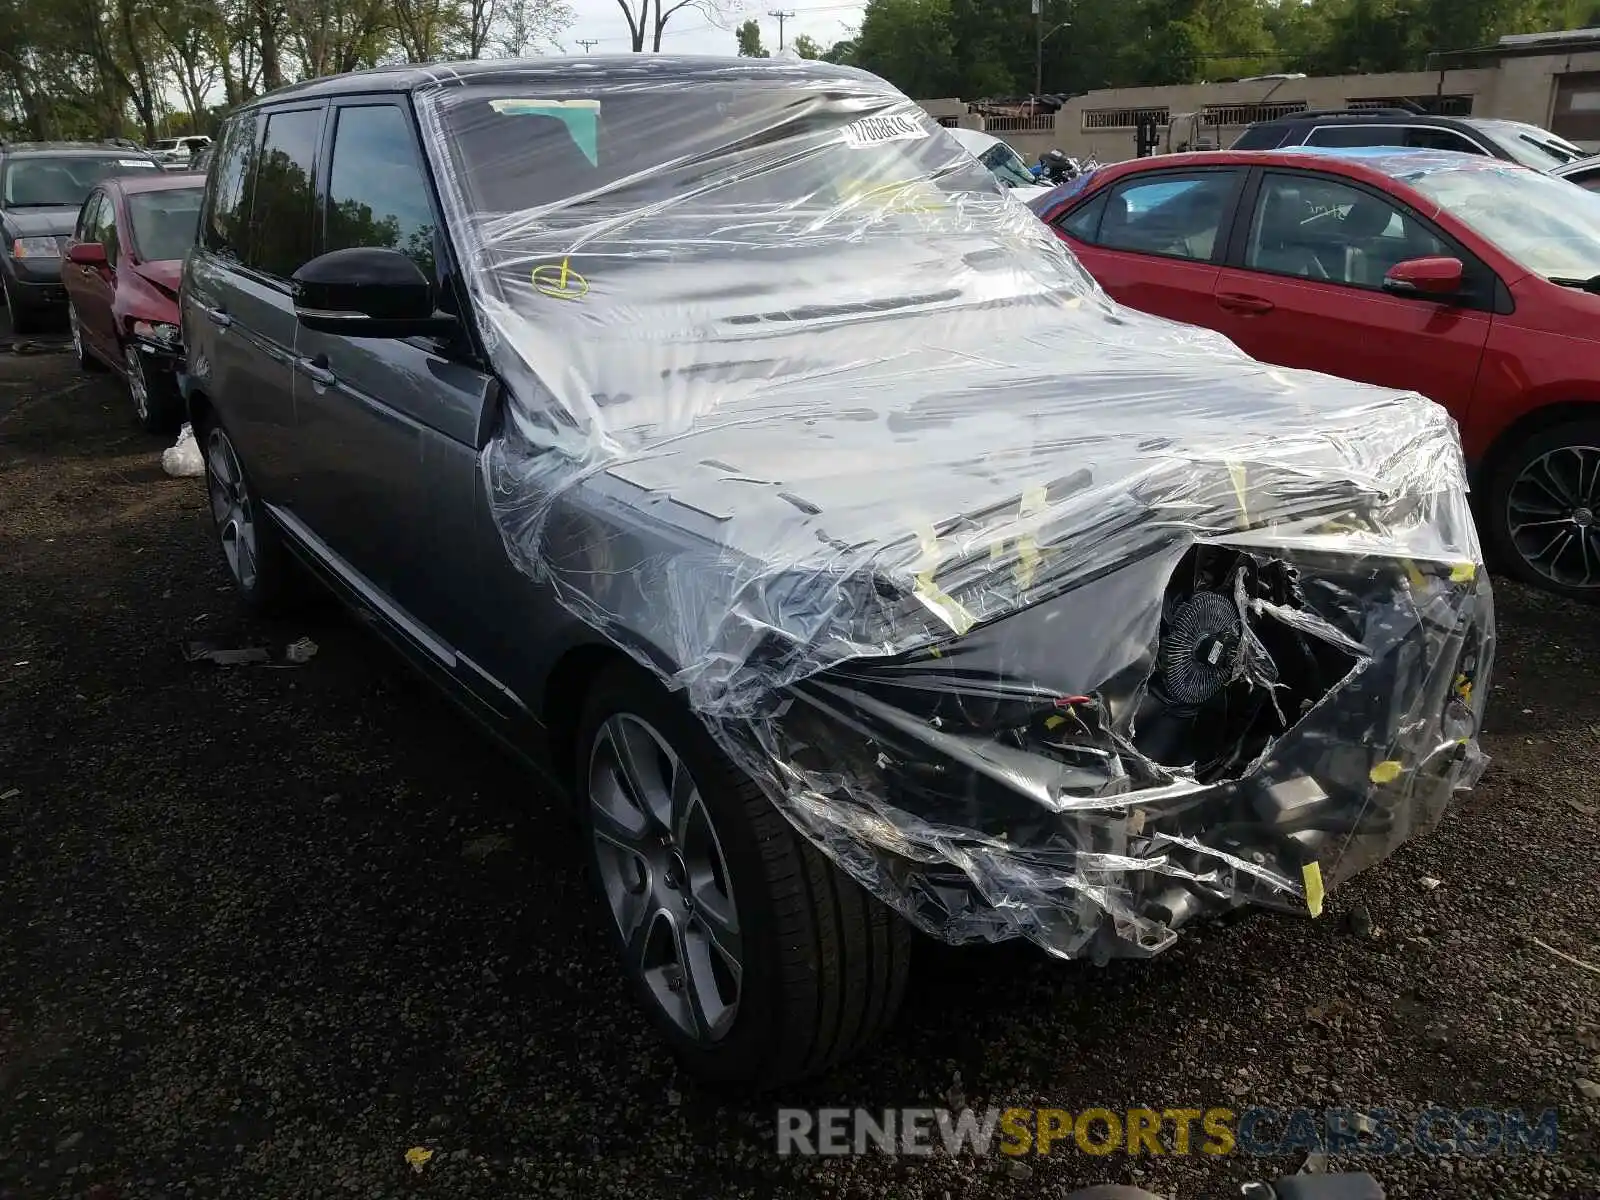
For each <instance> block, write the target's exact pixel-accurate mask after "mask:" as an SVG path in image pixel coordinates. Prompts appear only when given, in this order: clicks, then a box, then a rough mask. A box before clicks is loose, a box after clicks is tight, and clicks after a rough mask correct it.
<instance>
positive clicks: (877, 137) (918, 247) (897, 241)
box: [438, 84, 1032, 320]
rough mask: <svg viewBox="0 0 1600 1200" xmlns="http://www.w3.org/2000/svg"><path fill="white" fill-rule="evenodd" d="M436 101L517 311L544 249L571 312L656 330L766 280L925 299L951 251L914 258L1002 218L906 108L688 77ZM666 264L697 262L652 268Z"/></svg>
mask: <svg viewBox="0 0 1600 1200" xmlns="http://www.w3.org/2000/svg"><path fill="white" fill-rule="evenodd" d="M438 103H439V107H440V115H441V117H442V119H443V124H444V129H443V131H442V132H443V136H442V137H441V138H440V139H439V141H438V144H439V145H441V146H443V147H446V148H447V150H446V152H447V153H448V154H449V155H450V156H451V170H450V171H448V172H447V174H448V175H449V176H450V177H451V178H452V179H453V181H454V183H455V186H456V187H457V188H459V189H460V191H461V193H462V199H463V202H464V206H465V208H466V209H467V220H466V224H467V225H468V226H469V228H470V229H471V231H472V233H473V234H475V235H476V238H477V240H479V241H480V242H481V243H482V246H483V248H482V250H481V251H480V252H479V254H478V255H477V256H476V257H477V258H478V261H480V262H483V263H484V264H485V265H487V266H488V267H489V269H490V271H491V272H492V273H493V274H494V276H495V277H496V279H497V281H498V282H499V283H500V285H501V287H502V288H504V289H505V290H506V292H507V293H508V294H509V295H511V296H517V297H518V298H517V299H515V300H513V303H514V304H515V305H516V307H518V308H519V309H520V308H522V307H523V306H524V305H525V304H529V303H532V302H536V301H537V296H533V297H529V296H528V295H527V292H528V290H529V289H528V287H527V283H528V278H529V275H528V273H529V272H530V271H537V270H540V269H542V264H543V263H544V262H545V261H546V260H548V259H549V258H550V257H551V256H552V255H554V256H556V262H557V264H558V265H559V263H560V262H561V261H562V260H563V258H567V257H570V259H571V266H570V269H571V270H577V271H579V272H580V274H582V275H583V276H584V277H585V287H586V288H587V289H588V290H587V291H586V296H585V306H586V308H590V309H592V307H593V306H594V305H595V304H597V303H599V302H601V300H602V297H604V300H605V302H607V303H615V304H617V305H630V306H642V305H644V304H645V303H647V302H648V303H651V304H652V306H653V307H654V308H656V309H657V310H658V311H657V314H656V315H657V319H661V320H668V319H670V318H679V319H690V318H689V316H688V310H689V309H690V308H692V307H694V304H695V302H696V301H698V302H699V303H700V304H701V305H702V306H704V307H702V308H701V309H700V312H701V314H702V315H704V313H706V312H712V313H715V314H725V313H731V312H734V311H741V310H742V309H743V308H745V307H747V306H748V305H749V303H751V300H750V298H751V297H753V296H755V295H758V294H760V291H759V289H760V288H762V287H770V286H771V285H772V283H773V282H774V280H776V282H777V283H778V284H780V285H782V284H785V283H786V284H787V286H788V287H789V288H791V289H794V290H796V291H798V290H801V289H804V290H806V291H807V292H809V293H812V294H813V295H815V297H816V299H817V300H818V301H819V302H822V303H824V304H825V305H836V304H837V303H848V302H851V301H854V300H864V299H866V298H868V297H871V298H872V299H873V300H874V301H876V300H878V299H880V298H885V297H896V296H922V295H926V294H933V293H943V292H946V291H948V289H949V288H950V280H951V270H950V267H951V263H952V261H953V260H952V251H951V249H950V247H949V246H948V244H947V245H946V246H945V248H944V249H943V250H941V251H939V252H938V253H937V254H934V255H930V254H929V253H928V250H929V247H930V245H932V244H933V243H934V242H936V241H938V240H940V239H941V238H942V239H958V240H964V244H963V245H962V246H961V249H960V251H959V252H958V253H965V252H967V251H970V250H972V249H973V248H974V247H975V245H977V242H976V240H975V237H976V235H974V234H973V232H972V231H973V229H974V228H975V227H977V226H981V225H982V224H983V220H982V219H981V214H982V213H984V212H987V213H989V214H991V216H990V218H989V219H990V220H991V221H992V220H994V219H995V217H994V216H993V214H997V213H999V212H1002V211H1006V210H1007V207H1006V202H1005V201H1004V200H1003V199H1002V197H1003V189H1001V187H1000V186H999V184H998V182H997V180H996V179H995V178H994V176H993V175H992V174H990V173H989V172H987V171H985V170H984V169H982V167H981V166H980V164H979V163H978V162H977V161H976V160H975V159H973V158H972V157H971V155H969V154H968V153H967V152H966V151H964V150H963V149H962V148H961V146H960V145H959V143H958V142H957V141H956V140H955V139H954V138H952V137H951V136H950V135H949V134H947V133H946V132H945V131H944V130H942V129H941V128H939V126H937V125H936V124H934V122H933V121H932V120H931V119H930V118H929V117H928V116H927V115H926V114H925V113H923V112H922V110H921V109H919V108H917V107H916V106H915V105H913V104H910V103H909V102H906V101H904V100H901V101H898V102H897V103H892V104H885V102H884V100H883V99H882V98H880V97H877V96H870V95H869V96H855V95H850V94H841V93H838V92H821V91H816V90H800V89H795V90H789V89H784V88H779V87H775V86H770V85H769V86H766V87H752V86H750V85H745V86H743V87H740V88H737V89H719V88H718V87H717V86H716V85H714V84H706V85H704V86H701V87H697V88H695V89H694V90H693V91H692V92H686V91H682V90H678V91H670V92H659V93H658V92H655V91H653V90H640V91H621V90H619V91H615V92H611V93H609V94H606V95H605V96H603V97H598V98H596V97H589V96H573V95H571V94H564V93H557V94H551V93H550V92H545V93H543V94H542V95H541V94H535V93H532V92H529V91H523V92H520V93H518V94H507V93H504V92H501V91H497V90H496V91H491V90H489V89H488V88H486V87H485V88H466V89H461V90H458V91H456V92H453V93H452V94H451V95H450V97H449V99H448V101H447V102H446V101H440V102H438ZM529 164H537V169H536V170H530V169H529ZM1029 182H1032V181H1031V180H1030V181H1029ZM669 255H670V256H671V260H672V261H673V262H674V263H688V262H696V263H701V264H705V265H703V266H702V267H701V269H700V270H699V271H693V272H682V273H678V272H670V271H667V272H663V271H661V270H659V269H658V267H659V266H660V265H661V264H662V263H664V262H665V261H666V260H667V258H668V256H669ZM579 256H582V257H581V258H580V257H579ZM863 259H871V260H872V261H873V265H872V266H871V267H870V268H866V267H863V266H862V265H861V262H862V260H863ZM896 264H899V265H896ZM1005 265H1006V264H1005V263H1004V262H1001V263H998V264H997V266H998V267H999V268H1000V269H1001V273H1003V269H1004V267H1005ZM1012 265H1013V266H1014V265H1015V264H1014V262H1013V263H1012ZM902 267H903V269H902ZM591 268H592V269H591ZM774 272H776V273H778V274H777V275H776V276H775V275H774V274H773V273H774ZM824 276H825V277H827V278H828V279H830V280H832V282H831V283H829V284H826V285H823V284H821V283H820V282H819V280H820V279H821V278H822V277H824ZM569 278H570V275H569ZM624 279H626V282H624ZM992 279H993V276H992V275H991V279H990V281H991V282H992ZM644 289H648V292H649V297H650V298H649V300H648V301H647V298H646V292H645V290H644ZM535 290H538V287H537V284H536V285H535ZM984 292H985V295H986V296H987V295H988V294H989V291H988V287H987V284H986V286H985V289H984ZM519 293H521V295H520V296H518V294H519ZM544 294H546V293H545V292H544V291H539V295H544ZM673 296H676V297H677V302H676V303H674V301H673ZM691 297H692V298H691ZM539 307H543V306H542V305H539ZM806 311H811V307H810V306H808V307H807V309H806Z"/></svg>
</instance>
